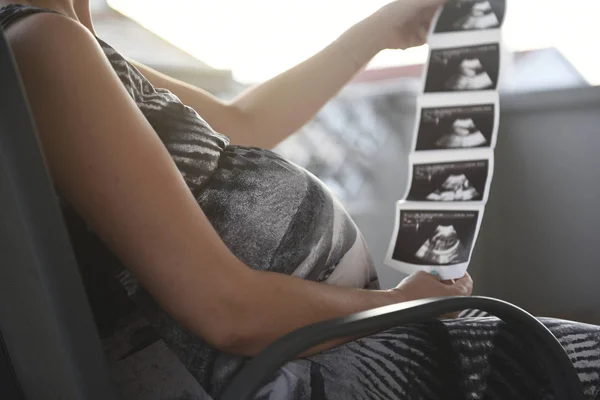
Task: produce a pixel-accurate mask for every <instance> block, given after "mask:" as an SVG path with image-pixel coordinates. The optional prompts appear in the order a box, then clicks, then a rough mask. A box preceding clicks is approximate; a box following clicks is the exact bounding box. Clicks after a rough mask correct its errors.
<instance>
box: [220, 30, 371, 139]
mask: <svg viewBox="0 0 600 400" xmlns="http://www.w3.org/2000/svg"><path fill="white" fill-rule="evenodd" d="M375 31H376V30H375V29H374V27H372V26H371V21H370V20H369V19H366V20H364V21H362V22H360V23H359V24H357V25H355V26H353V27H352V28H351V29H349V30H348V31H346V32H345V33H344V34H343V35H342V36H340V38H339V39H338V40H336V41H335V42H333V43H332V44H331V45H329V46H328V47H326V48H325V49H323V50H322V51H321V52H319V53H317V54H316V55H314V56H313V57H311V58H310V59H308V60H306V61H304V62H303V63H301V64H299V65H297V66H296V67H294V68H292V69H290V70H288V71H286V72H284V73H282V74H281V75H279V76H277V77H275V78H273V79H271V80H269V81H267V82H264V83H262V84H260V85H258V86H256V87H254V88H251V89H249V90H247V91H246V92H244V93H242V94H241V95H240V96H239V97H238V98H236V99H235V100H234V101H233V102H232V104H231V105H232V106H234V107H236V108H237V109H238V110H239V111H240V112H241V113H242V115H244V117H245V118H244V119H245V120H246V121H247V127H246V129H247V134H246V137H245V139H246V140H244V141H245V143H241V144H247V145H256V146H261V147H265V148H272V147H274V146H275V145H276V144H278V143H279V142H281V141H282V140H283V139H285V138H286V137H288V136H289V135H291V134H292V133H294V132H296V131H297V130H298V129H299V128H301V127H302V126H303V125H304V124H305V123H306V122H308V121H309V120H310V119H311V118H312V117H313V116H314V115H315V114H316V113H317V111H319V109H320V108H321V107H323V105H324V104H325V103H326V102H327V101H329V100H330V99H331V98H332V97H334V96H335V95H336V94H337V93H338V92H339V90H340V89H341V88H342V87H343V86H344V85H345V84H346V83H348V81H350V80H351V79H352V78H353V77H354V76H355V75H356V74H357V72H359V71H360V70H361V69H362V68H363V67H364V66H365V65H366V64H367V63H368V62H369V61H370V60H371V59H372V58H373V57H374V56H375V55H376V54H377V53H378V52H379V51H380V49H381V48H382V47H381V46H380V45H379V43H378V40H377V35H376V34H375Z"/></svg>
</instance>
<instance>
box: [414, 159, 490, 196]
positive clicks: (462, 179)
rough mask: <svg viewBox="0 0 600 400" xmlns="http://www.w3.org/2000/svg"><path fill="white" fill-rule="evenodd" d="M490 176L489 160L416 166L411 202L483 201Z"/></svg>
mask: <svg viewBox="0 0 600 400" xmlns="http://www.w3.org/2000/svg"><path fill="white" fill-rule="evenodd" d="M488 175H489V161H488V160H473V161H459V162H447V163H432V164H415V165H414V166H413V173H412V182H411V187H410V191H409V194H408V197H407V200H412V201H481V200H483V196H484V193H485V190H486V184H487V179H488Z"/></svg>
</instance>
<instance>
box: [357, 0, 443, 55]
mask: <svg viewBox="0 0 600 400" xmlns="http://www.w3.org/2000/svg"><path fill="white" fill-rule="evenodd" d="M446 1H447V0H396V1H392V2H391V3H389V4H387V5H385V6H384V7H382V8H380V9H379V10H378V11H376V12H375V13H374V14H372V15H371V16H370V17H368V18H367V19H366V20H365V21H364V22H365V23H366V26H369V30H370V31H371V32H370V34H372V35H375V37H376V38H377V43H378V46H379V47H380V50H384V49H407V48H409V47H415V46H420V45H422V44H424V43H425V42H426V41H427V34H428V32H429V27H430V25H431V20H432V18H433V16H434V14H435V12H436V10H437V9H438V8H439V7H440V6H442V5H444V3H446Z"/></svg>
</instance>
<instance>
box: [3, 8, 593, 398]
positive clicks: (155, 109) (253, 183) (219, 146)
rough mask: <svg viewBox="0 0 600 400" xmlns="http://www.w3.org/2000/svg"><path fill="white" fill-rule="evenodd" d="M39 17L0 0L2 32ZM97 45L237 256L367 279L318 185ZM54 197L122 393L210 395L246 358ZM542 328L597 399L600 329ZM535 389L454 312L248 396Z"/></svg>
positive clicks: (484, 333)
mask: <svg viewBox="0 0 600 400" xmlns="http://www.w3.org/2000/svg"><path fill="white" fill-rule="evenodd" d="M49 11H50V10H46V9H41V8H35V7H30V6H21V5H10V6H6V7H3V8H0V27H2V28H3V29H6V28H8V26H9V25H10V24H11V23H14V22H16V21H17V20H19V19H20V18H23V17H25V16H27V15H31V14H34V13H38V12H49ZM98 42H99V44H100V46H101V47H102V49H103V50H104V53H105V54H106V56H107V58H108V59H109V61H110V63H111V65H112V66H113V68H114V70H115V72H116V73H117V75H118V76H119V78H120V79H121V82H122V83H123V85H124V87H125V88H126V89H127V91H128V92H129V94H130V95H131V97H132V98H133V99H134V100H135V102H136V104H137V105H138V107H139V109H140V110H141V111H142V112H143V114H144V116H145V117H146V118H147V119H148V121H149V122H150V123H151V125H152V127H153V128H154V130H155V132H156V134H157V135H158V136H159V137H160V139H161V140H162V142H163V143H164V145H165V147H166V149H167V150H168V151H169V153H170V154H171V156H172V158H173V160H174V161H175V163H176V164H177V167H178V168H179V170H180V172H181V174H182V176H183V178H184V179H185V182H186V183H187V185H188V187H189V188H190V190H191V192H192V193H193V194H194V196H195V198H196V199H197V201H198V205H199V206H200V207H202V209H203V211H204V212H205V214H206V215H207V217H208V218H209V220H210V222H211V223H212V225H213V227H214V228H215V230H216V231H217V233H218V234H219V235H220V236H221V238H222V239H223V241H224V242H225V243H226V244H227V246H228V247H229V249H230V250H231V251H232V252H233V253H234V254H235V255H236V256H237V257H238V258H239V259H241V260H242V261H243V262H244V263H246V264H247V265H248V266H250V267H251V268H254V269H259V270H266V271H272V272H277V273H282V274H288V275H294V276H297V277H300V278H303V279H310V280H313V281H317V282H322V283H323V284H334V285H340V286H348V287H357V288H367V289H376V288H378V287H379V283H378V278H377V274H376V273H375V269H374V268H373V265H372V262H371V258H370V256H369V253H368V249H367V247H366V245H365V242H364V240H363V238H362V235H361V234H360V232H359V230H358V228H357V227H356V225H355V224H354V222H353V221H352V219H351V218H350V216H349V215H348V214H347V212H346V211H345V210H344V208H343V207H342V205H341V204H340V203H339V202H338V201H337V200H336V199H335V198H334V196H333V195H332V194H331V192H330V191H329V190H328V189H327V188H326V187H325V186H324V185H323V184H322V183H321V182H320V181H319V180H318V179H316V178H315V177H314V176H313V175H312V174H310V173H308V172H307V171H305V170H304V169H302V168H300V167H298V166H297V165H295V164H292V163H289V162H287V161H286V160H285V159H283V158H281V157H280V156H278V155H277V154H275V153H273V152H270V151H267V150H263V149H259V148H249V147H241V146H232V145H230V144H229V141H228V139H227V138H226V137H225V136H223V135H220V134H218V133H216V132H214V131H213V130H212V129H211V128H210V126H209V125H208V124H207V123H206V121H204V120H203V119H202V118H201V117H200V116H199V115H198V113H197V112H196V111H194V110H193V109H192V108H190V107H188V106H186V105H184V104H182V103H181V101H180V100H179V99H178V98H177V97H176V96H175V95H174V94H172V93H171V92H169V91H168V90H165V89H161V88H155V87H153V86H152V85H151V84H150V82H148V81H147V80H146V79H145V78H144V77H143V75H142V74H141V73H140V72H139V71H138V70H137V69H136V68H135V67H133V66H132V65H131V64H130V63H129V62H128V61H127V60H126V59H125V58H124V57H122V56H121V55H120V54H119V53H118V52H117V51H115V50H114V49H113V48H112V47H110V46H109V45H108V44H106V43H104V42H103V41H102V40H100V39H98ZM62 202H63V212H64V215H65V220H66V222H67V225H68V228H69V232H70V234H71V240H72V242H73V247H74V250H75V252H76V255H77V260H78V263H79V266H80V269H81V273H82V276H83V279H84V283H85V285H86V289H87V292H88V296H89V298H90V302H91V304H92V308H93V311H94V316H95V318H96V323H97V325H98V328H99V331H100V334H101V336H102V339H103V343H104V348H105V351H106V356H107V359H108V361H109V364H110V367H111V371H112V374H113V378H114V381H115V384H116V386H117V387H118V389H119V390H120V392H121V395H122V398H124V399H140V400H141V399H144V400H190V399H209V398H211V397H210V396H212V398H218V397H219V395H220V393H222V391H223V389H224V388H225V387H226V386H227V384H228V383H229V382H230V381H231V379H232V377H233V376H234V375H235V374H236V372H237V371H239V369H240V368H242V367H243V366H244V364H245V362H246V361H247V359H246V358H244V357H239V356H233V355H230V354H225V353H220V352H218V351H216V350H215V349H212V348H210V347H209V346H208V345H206V344H205V343H204V342H203V340H202V339H201V338H199V337H197V336H195V335H193V334H190V333H189V332H187V331H186V330H185V329H183V327H182V326H181V325H180V324H178V323H177V322H176V321H174V320H173V319H171V318H170V316H169V315H167V314H166V313H165V312H164V311H163V310H162V309H161V308H160V307H159V306H158V305H157V304H156V302H155V301H154V300H153V299H152V297H151V296H150V295H149V294H148V293H147V292H146V291H145V290H144V289H143V288H142V287H141V286H140V285H139V284H138V282H137V281H136V280H135V278H134V277H133V276H131V274H129V272H128V271H127V269H125V268H124V266H123V265H122V264H121V263H120V262H119V260H118V259H117V258H116V257H115V256H114V254H113V253H112V252H111V251H110V250H109V249H108V248H106V246H104V244H103V243H102V241H101V240H100V239H99V238H98V237H97V236H96V235H95V234H94V232H92V231H91V230H90V229H89V228H88V227H87V225H86V224H85V222H84V221H83V220H82V219H81V218H80V217H79V215H78V214H77V212H76V211H75V210H74V209H73V208H72V207H70V206H69V204H68V203H67V202H66V201H65V200H64V199H63V200H62ZM199 267H201V266H199ZM256 311H257V312H260V311H261V310H256ZM543 322H544V323H545V324H546V325H547V326H548V327H549V328H550V329H551V330H552V331H553V332H554V333H555V334H556V335H557V336H558V337H559V339H560V341H561V343H562V344H563V346H564V347H565V348H566V349H567V351H568V353H569V355H570V356H571V359H572V361H573V363H574V365H575V367H576V368H577V371H578V372H579V376H580V378H581V381H582V383H583V385H584V388H585V392H586V395H587V398H588V399H595V396H597V394H598V391H599V387H600V376H599V374H600V345H599V343H600V328H599V327H596V326H591V325H585V324H579V323H574V322H568V321H558V320H550V319H544V320H543ZM547 388H548V384H547V381H546V378H545V377H544V375H543V374H541V373H540V368H539V365H538V364H537V361H536V360H535V359H531V358H530V357H529V356H528V349H527V348H526V347H525V346H524V345H523V344H522V343H521V342H520V340H519V338H518V335H515V334H514V332H511V331H510V330H509V329H508V328H507V327H506V326H505V325H504V324H503V323H501V322H500V321H498V320H497V319H495V318H490V317H487V316H485V314H483V313H481V312H479V311H476V310H471V311H466V312H464V313H463V314H462V315H461V318H459V319H455V320H446V321H438V320H432V321H430V322H428V323H423V324H413V325H407V326H402V327H398V328H395V329H391V330H389V331H385V332H382V333H379V334H376V335H372V336H370V337H366V338H363V339H360V340H357V341H354V342H351V343H348V344H346V345H343V346H340V347H338V348H335V349H332V350H329V351H326V352H324V353H321V354H318V355H315V356H312V357H308V358H305V359H301V360H297V361H294V362H291V363H288V364H286V365H285V366H284V367H282V368H281V369H280V370H279V372H278V373H277V374H276V375H275V376H274V377H273V378H272V380H271V381H270V382H269V383H267V384H266V385H265V386H264V387H263V388H262V389H261V391H260V393H259V394H258V395H257V399H264V400H278V399H292V400H308V399H318V400H321V399H325V400H337V399H339V400H342V399H343V400H346V399H361V400H362V399H376V400H380V399H431V400H433V399H443V400H449V399H473V400H475V399H515V400H518V399H527V400H531V399H552V396H551V395H550V394H549V393H548V389H547ZM209 395H210V396H209Z"/></svg>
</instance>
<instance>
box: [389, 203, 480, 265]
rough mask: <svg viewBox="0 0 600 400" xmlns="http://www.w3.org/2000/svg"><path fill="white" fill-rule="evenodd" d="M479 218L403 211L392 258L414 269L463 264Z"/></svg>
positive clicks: (462, 213)
mask: <svg viewBox="0 0 600 400" xmlns="http://www.w3.org/2000/svg"><path fill="white" fill-rule="evenodd" d="M478 217H479V212H478V211H432V210H424V211H419V210H410V211H408V210H402V211H401V212H400V228H399V231H398V237H397V239H396V246H395V248H394V253H393V256H392V258H393V259H394V260H396V261H400V262H405V263H409V264H415V265H432V266H444V265H454V264H461V263H466V262H468V261H469V256H470V254H471V248H472V246H473V244H474V241H475V232H476V230H477V220H478Z"/></svg>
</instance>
